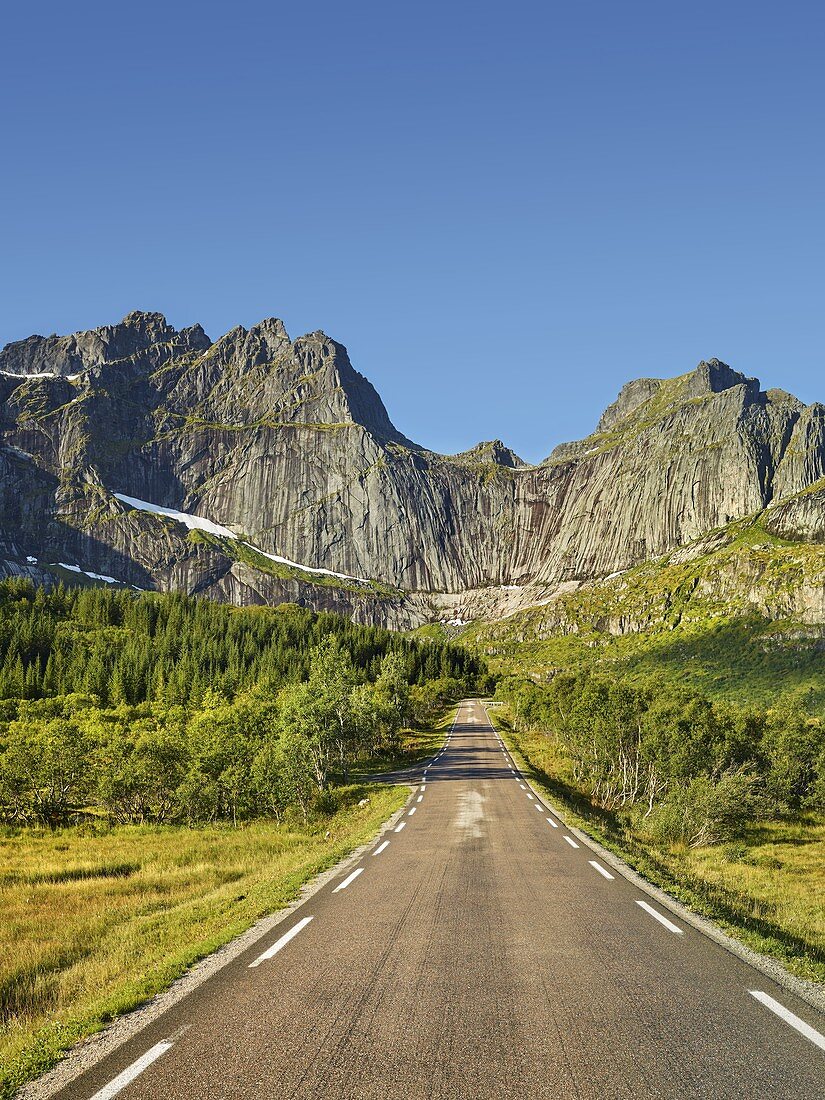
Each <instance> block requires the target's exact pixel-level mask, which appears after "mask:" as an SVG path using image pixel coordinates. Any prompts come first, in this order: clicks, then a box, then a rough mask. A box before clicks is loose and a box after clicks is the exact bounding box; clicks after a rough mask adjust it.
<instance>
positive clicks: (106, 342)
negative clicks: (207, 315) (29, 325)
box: [0, 310, 211, 377]
mask: <svg viewBox="0 0 825 1100" xmlns="http://www.w3.org/2000/svg"><path fill="white" fill-rule="evenodd" d="M210 343H211V342H210V340H209V337H208V336H207V335H206V333H205V332H204V331H203V329H202V328H201V326H200V325H192V326H191V327H189V328H184V329H182V330H181V331H180V332H178V330H177V329H175V328H173V327H172V326H171V325H169V324H168V322H167V320H166V318H165V317H164V316H163V314H162V313H149V312H143V311H141V310H133V311H132V312H131V313H127V314H126V316H125V317H124V318H123V320H122V321H119V322H117V324H114V325H102V326H101V327H99V328H95V329H88V330H85V331H81V332H73V333H70V334H68V335H65V336H58V335H51V336H39V335H34V336H29V337H27V338H26V339H24V340H16V341H13V342H12V343H9V344H7V345H6V346H5V347H4V348H3V349H2V350H0V370H2V371H3V372H5V373H7V374H10V375H18V376H23V377H26V376H29V375H35V374H38V375H40V376H42V377H48V376H49V375H54V376H55V377H66V376H68V375H71V374H76V373H80V372H83V371H86V370H89V369H91V368H94V367H101V366H104V365H105V364H108V363H114V362H117V361H118V360H122V359H129V358H131V357H132V356H134V355H136V354H138V353H140V352H144V351H146V350H147V349H149V348H152V347H154V346H155V345H158V344H169V345H171V346H174V347H175V348H176V349H179V350H184V351H205V350H206V349H207V348H208V347H209V346H210Z"/></svg>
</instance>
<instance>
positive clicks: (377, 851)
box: [372, 840, 390, 856]
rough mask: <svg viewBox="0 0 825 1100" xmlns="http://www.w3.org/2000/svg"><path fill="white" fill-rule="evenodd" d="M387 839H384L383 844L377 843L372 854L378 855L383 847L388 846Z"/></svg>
mask: <svg viewBox="0 0 825 1100" xmlns="http://www.w3.org/2000/svg"><path fill="white" fill-rule="evenodd" d="M389 843H390V842H389V841H388V840H385V841H384V843H383V844H379V845H378V847H377V848H376V849H375V851H374V852H373V853H372V854H373V855H374V856H380V855H381V853H382V852H383V851H384V849H385V848H388V847H389Z"/></svg>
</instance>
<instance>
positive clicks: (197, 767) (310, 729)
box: [0, 581, 489, 825]
mask: <svg viewBox="0 0 825 1100" xmlns="http://www.w3.org/2000/svg"><path fill="white" fill-rule="evenodd" d="M0 659H1V660H2V665H0V816H2V818H3V819H4V820H6V821H7V822H12V823H25V824H30V823H46V824H50V825H56V824H66V823H67V822H72V821H78V820H82V819H84V818H88V817H89V816H95V815H96V816H102V817H104V818H105V819H106V820H110V821H113V822H123V823H132V822H138V823H145V822H155V823H188V824H193V825H194V824H198V823H201V822H214V821H221V820H225V821H232V822H235V823H237V822H238V821H242V820H247V819H249V818H252V817H256V816H260V815H271V816H274V817H276V818H278V817H281V816H283V814H284V813H286V812H288V811H289V810H290V808H297V809H298V810H299V811H300V812H301V813H302V814H303V815H304V816H306V815H307V814H308V813H309V811H310V809H311V808H312V807H313V806H315V805H318V804H322V803H323V799H324V797H325V796H327V795H328V791H329V786H330V782H331V779H332V778H333V777H334V778H335V779H343V780H346V779H347V778H348V777H349V775H350V772H351V771H352V769H353V768H354V767H357V766H358V765H359V764H360V763H363V762H364V761H366V760H368V759H373V758H375V757H382V758H388V759H389V758H392V757H393V755H394V754H396V753H397V751H398V748H399V736H400V732H401V729H402V728H403V726H404V725H405V724H407V723H410V722H424V721H426V720H428V719H429V717H430V716H431V715H432V713H433V712H434V710H436V709H437V708H438V707H439V706H442V705H444V703H445V701H446V700H447V699H449V698H454V697H456V696H459V695H462V694H465V693H467V692H471V691H474V690H476V689H477V688H478V687H480V686H482V687H487V686H489V677H488V676H487V674H486V670H485V669H484V667H483V665H482V664H481V663H480V662H479V661H478V660H477V659H476V658H474V657H473V656H472V655H470V654H469V653H468V652H467V651H465V650H463V649H461V648H460V647H458V646H454V645H450V644H448V643H443V642H440V641H433V642H431V641H423V640H417V639H414V638H408V637H403V636H400V635H397V634H393V633H392V632H390V631H386V630H380V629H378V628H373V627H363V626H357V625H355V624H353V623H351V622H349V621H348V620H345V619H342V618H340V617H338V616H334V615H329V614H324V613H314V612H311V611H307V610H305V609H303V608H299V607H296V606H293V605H285V606H283V607H280V608H275V609H269V608H251V609H250V608H247V609H241V608H232V607H227V606H224V605H219V604H213V603H210V602H208V601H205V600H198V599H192V598H189V597H185V596H181V595H158V594H131V593H128V592H124V591H114V592H113V591H105V590H100V589H71V588H58V589H55V590H53V591H51V592H46V591H44V590H43V589H38V588H34V587H33V586H31V585H30V584H28V583H27V582H20V581H5V582H2V583H0Z"/></svg>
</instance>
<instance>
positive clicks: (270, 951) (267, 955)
mask: <svg viewBox="0 0 825 1100" xmlns="http://www.w3.org/2000/svg"><path fill="white" fill-rule="evenodd" d="M311 920H312V917H304V919H303V920H299V921H298V923H297V924H296V925H294V927H292V928H290V930H289V931H288V932H285V933H284V935H283V936H281V938H280V939H279V940H276V941H275V943H273V945H272V946H271V947H270V948H267V950H266V951H264V953H263V954H262V955H259V956H258V957H257V959H256V960H255V961H254V962H251V963H250V964H249V969H250V970H252V969H253V968H254V967H256V966H260V965H261V963H262V962H266V960H267V959H271V958H272V956H273V955H277V954H278V952H279V951H280V950H281V948H282V947H286V945H287V944H288V943H289V941H290V940H291V939H294V937H295V936H297V935H298V933H299V932H300V931H301V929H302V928H306V926H307V925H308V924H309V922H310V921H311Z"/></svg>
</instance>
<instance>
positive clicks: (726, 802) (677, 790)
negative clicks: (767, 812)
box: [648, 767, 763, 848]
mask: <svg viewBox="0 0 825 1100" xmlns="http://www.w3.org/2000/svg"><path fill="white" fill-rule="evenodd" d="M762 807H763V800H762V798H761V795H760V793H759V790H758V777H757V776H756V775H754V774H753V772H751V771H749V770H748V769H746V768H744V767H740V768H732V769H730V770H729V771H727V772H725V773H724V774H723V775H722V776H721V777H720V778H719V779H718V780H716V781H714V780H713V779H711V778H710V777H709V776H707V775H699V776H696V777H695V778H694V779H692V780H691V781H690V782H689V783H688V784H687V785H682V786H677V787H674V788H673V789H671V790H670V791H669V792H668V794H667V796H666V797H665V798H664V799H663V801H662V802H660V803H659V805H658V806H657V807H656V808H655V810H654V811H653V813H652V814H651V816H650V817H649V818H648V830H649V832H650V834H651V836H653V837H654V839H656V840H657V841H659V842H661V843H665V844H683V845H685V846H687V847H689V848H702V847H705V846H706V845H709V844H718V843H720V842H721V841H723V840H728V839H730V838H731V837H733V836H735V835H736V832H737V830H738V829H739V828H740V827H741V826H742V824H743V822H745V821H746V820H749V819H752V818H754V817H757V816H760V815H761V810H762Z"/></svg>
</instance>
